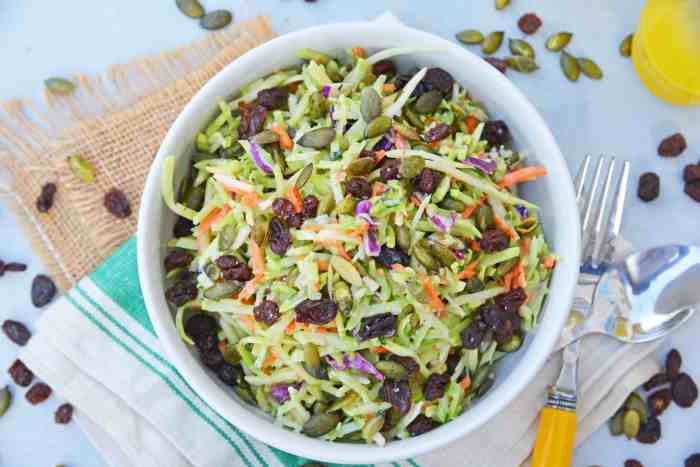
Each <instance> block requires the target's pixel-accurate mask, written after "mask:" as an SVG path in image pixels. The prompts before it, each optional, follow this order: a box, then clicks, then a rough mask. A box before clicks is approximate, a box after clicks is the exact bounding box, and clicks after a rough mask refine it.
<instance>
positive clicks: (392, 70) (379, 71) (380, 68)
mask: <svg viewBox="0 0 700 467" xmlns="http://www.w3.org/2000/svg"><path fill="white" fill-rule="evenodd" d="M372 74H373V75H375V76H379V75H387V76H392V75H395V74H396V65H394V62H392V61H391V60H380V61H378V62H377V63H375V64H374V65H372Z"/></svg>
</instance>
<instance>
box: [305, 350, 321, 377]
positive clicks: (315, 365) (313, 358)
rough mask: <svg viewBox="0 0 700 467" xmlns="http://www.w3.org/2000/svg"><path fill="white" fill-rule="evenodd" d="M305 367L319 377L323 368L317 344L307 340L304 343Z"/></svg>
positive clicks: (311, 373) (312, 374)
mask: <svg viewBox="0 0 700 467" xmlns="http://www.w3.org/2000/svg"><path fill="white" fill-rule="evenodd" d="M304 369H305V370H306V371H308V372H309V374H310V375H311V376H313V377H314V378H318V376H317V375H320V374H321V373H320V370H321V356H320V355H319V353H318V347H317V346H316V344H313V343H311V342H307V343H306V344H304Z"/></svg>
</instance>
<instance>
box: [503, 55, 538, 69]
mask: <svg viewBox="0 0 700 467" xmlns="http://www.w3.org/2000/svg"><path fill="white" fill-rule="evenodd" d="M506 65H508V68H511V69H513V70H515V71H519V72H520V73H532V72H533V71H535V70H537V69H538V68H539V67H538V66H537V62H535V60H533V59H532V58H530V57H527V56H525V55H516V56H513V57H508V58H506Z"/></svg>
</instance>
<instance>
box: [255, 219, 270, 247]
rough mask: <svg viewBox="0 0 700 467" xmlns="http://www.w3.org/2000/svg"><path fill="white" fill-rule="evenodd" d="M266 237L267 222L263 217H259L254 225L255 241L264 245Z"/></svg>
mask: <svg viewBox="0 0 700 467" xmlns="http://www.w3.org/2000/svg"><path fill="white" fill-rule="evenodd" d="M266 238H267V222H266V221H264V220H263V219H258V221H257V222H255V225H254V226H253V240H255V243H257V244H258V245H260V246H262V244H263V243H265V239H266Z"/></svg>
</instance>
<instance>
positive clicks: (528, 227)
mask: <svg viewBox="0 0 700 467" xmlns="http://www.w3.org/2000/svg"><path fill="white" fill-rule="evenodd" d="M538 225H539V222H537V219H536V218H534V217H528V218H527V219H523V220H522V222H520V224H519V225H518V226H517V227H516V228H515V231H516V232H518V233H519V234H520V235H528V234H531V233H533V232H534V231H535V229H536V228H537V226H538Z"/></svg>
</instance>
